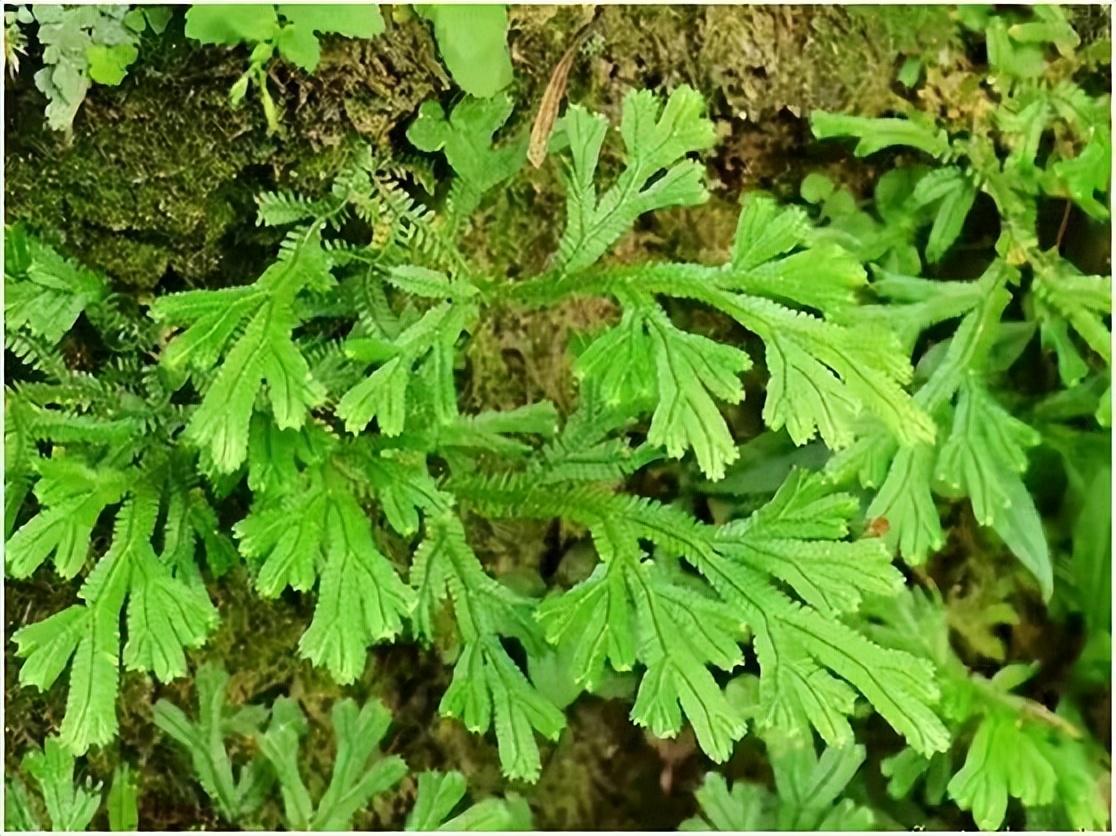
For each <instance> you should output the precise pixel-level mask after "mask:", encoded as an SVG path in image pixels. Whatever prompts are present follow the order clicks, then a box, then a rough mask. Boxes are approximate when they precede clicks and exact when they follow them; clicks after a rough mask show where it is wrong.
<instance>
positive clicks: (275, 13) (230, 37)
mask: <svg viewBox="0 0 1116 836" xmlns="http://www.w3.org/2000/svg"><path fill="white" fill-rule="evenodd" d="M383 31H384V19H383V16H382V15H381V14H380V7H379V6H377V5H375V4H373V3H361V4H329V3H308V4H298V3H281V4H279V5H277V6H273V5H271V4H254V5H253V4H246V5H235V6H233V5H221V4H213V5H208V4H207V5H201V6H191V7H190V9H189V11H187V12H186V37H188V38H193V39H194V40H196V41H198V42H200V43H203V44H218V45H222V46H237V45H239V44H247V45H249V46H251V47H252V53H251V57H250V59H249V65H248V69H247V70H246V71H245V72H244V74H243V75H242V76H241V77H240V78H239V79H238V80H237V81H236V83H235V84H233V86H232V90H231V91H230V92H229V100H230V102H231V103H232V104H233V105H234V106H236V105H239V104H240V103H241V102H242V101H243V100H244V97H245V95H246V94H247V93H248V89H249V87H251V85H252V84H255V85H256V87H257V89H258V90H259V96H260V101H261V102H262V104H263V109H264V115H265V117H266V118H267V127H268V132H269V133H275V132H277V131H278V130H279V113H278V110H277V108H276V105H275V101H274V100H273V99H272V98H271V93H270V92H269V91H268V89H267V65H268V63H269V62H270V61H271V59H272V57H273V56H274V55H275V54H276V53H278V54H279V55H280V56H281V57H282V58H283V59H284V60H287V61H290V62H291V63H292V64H294V65H295V66H296V67H298V68H299V69H302V70H304V71H306V72H308V73H312V72H314V70H316V69H317V67H318V61H319V60H320V59H321V46H320V45H319V43H318V35H342V36H343V37H346V38H374V37H375V36H377V35H379V34H381V33H382V32H383Z"/></svg>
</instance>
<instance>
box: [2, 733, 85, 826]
mask: <svg viewBox="0 0 1116 836" xmlns="http://www.w3.org/2000/svg"><path fill="white" fill-rule="evenodd" d="M21 767H22V769H23V772H24V774H25V775H27V776H28V777H29V778H31V779H32V780H33V781H34V782H35V783H36V784H37V785H38V787H39V792H40V794H41V795H42V799H43V807H44V808H45V809H46V815H47V821H48V822H49V823H50V829H51V830H53V831H63V832H64V831H74V830H85V829H86V828H87V827H89V823H90V822H91V821H92V820H93V816H94V815H96V813H97V808H98V807H100V805H101V792H100V790H101V788H100V785H97V786H93V785H92V784H91V782H90V781H89V780H88V779H86V782H85V785H84V786H82V785H81V784H76V783H74V756H73V753H71V752H70V751H69V750H68V749H67V748H66V747H65V746H63V745H62V743H61V742H59V740H58V739H57V738H54V737H51V738H47V740H46V741H45V742H44V743H43V749H42V751H38V750H32V751H30V752H28V753H27V754H25V755H24V756H23V760H22V762H21ZM10 788H11V787H10V785H9V790H10ZM17 792H18V790H17ZM5 819H7V815H6V814H5ZM30 823H31V822H25V824H30ZM36 824H37V823H36ZM20 829H21V830H22V829H26V830H32V829H36V828H32V827H21V828H20Z"/></svg>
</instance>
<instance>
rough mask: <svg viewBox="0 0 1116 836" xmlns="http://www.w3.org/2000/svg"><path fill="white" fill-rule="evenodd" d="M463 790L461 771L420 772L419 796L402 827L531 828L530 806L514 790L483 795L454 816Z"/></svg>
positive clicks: (497, 829)
mask: <svg viewBox="0 0 1116 836" xmlns="http://www.w3.org/2000/svg"><path fill="white" fill-rule="evenodd" d="M466 789H467V787H466V784H465V776H464V775H462V774H461V773H460V772H456V771H455V772H433V771H431V772H420V773H419V776H418V797H417V798H416V799H415V806H414V809H412V810H411V812H410V813H409V814H408V815H407V825H406V828H405V829H406V830H408V831H426V832H430V831H447V832H459V831H472V830H476V831H487V832H493V831H508V830H530V829H531V826H532V825H531V808H530V807H528V806H527V802H526V801H525V800H524V799H523V798H521V797H520V796H518V795H516V794H515V793H509V794H508V797H507V798H506V799H504V798H486V799H484V800H483V801H479V802H477V803H475V804H471V805H468V806H467V807H465V808H464V809H462V810H461V811H460V812H459V813H457V814H456V815H454V810H455V809H458V808H459V806H460V804H461V800H462V799H463V798H464V797H465V792H466Z"/></svg>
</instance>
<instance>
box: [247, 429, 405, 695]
mask: <svg viewBox="0 0 1116 836" xmlns="http://www.w3.org/2000/svg"><path fill="white" fill-rule="evenodd" d="M263 423H264V422H258V423H257V426H258V427H260V428H259V433H260V443H259V445H258V446H257V447H256V448H254V449H255V451H258V453H259V458H254V459H253V462H252V464H253V465H254V464H256V463H257V462H259V463H261V464H262V463H263V460H265V457H266V456H268V455H271V456H273V457H274V456H275V453H276V452H278V451H280V450H283V449H284V448H285V447H286V448H288V449H292V448H293V449H292V452H293V453H294V455H295V456H297V455H298V451H297V447H298V446H299V445H300V444H306V447H307V448H310V449H312V446H311V445H317V447H318V450H316V451H314V452H312V453H310V455H311V456H313V458H311V459H310V460H309V461H307V465H308V466H307V467H306V468H305V469H304V470H302V471H301V472H298V471H294V470H293V466H294V462H293V461H291V462H290V465H291V467H292V472H291V473H290V474H289V475H288V477H287V478H285V479H282V480H281V481H278V484H276V485H275V488H274V490H270V491H268V490H266V489H265V488H264V485H263V484H262V479H261V480H254V481H256V486H257V490H259V491H260V494H261V498H260V499H259V500H258V501H257V503H256V504H255V505H254V506H253V509H252V513H251V514H249V516H248V517H246V518H245V519H243V520H242V521H241V522H239V523H238V524H237V526H236V534H237V537H238V538H239V540H240V548H241V552H242V553H243V554H244V555H245V556H246V557H248V558H250V559H257V560H259V561H261V562H260V565H259V572H258V574H257V576H256V588H257V589H258V590H259V591H260V593H261V594H262V595H264V596H265V597H268V598H272V597H275V596H276V595H278V594H279V593H281V592H282V591H283V590H284V589H285V588H287V587H288V586H289V587H291V588H293V589H297V590H300V591H308V590H310V589H311V588H312V587H313V586H314V581H315V577H316V576H318V575H320V577H321V581H320V584H319V587H318V603H317V607H316V609H315V613H314V620H313V621H312V622H311V624H310V627H309V629H308V630H307V631H306V633H305V634H304V635H303V637H302V640H301V642H300V643H299V649H300V652H301V653H302V655H304V656H306V657H307V658H309V659H311V660H313V661H314V662H315V663H316V664H319V665H324V666H325V667H327V668H328V669H329V671H330V672H331V673H332V674H333V676H334V678H335V679H337V680H338V681H339V682H343V683H347V682H352V681H353V680H354V679H356V678H357V677H358V676H359V675H360V673H361V672H362V671H363V670H364V666H365V662H366V650H367V647H368V645H369V644H372V643H374V642H379V641H385V640H390V639H391V638H392V637H394V636H395V635H397V634H398V633H399V632H400V631H401V630H402V627H403V622H402V619H403V618H404V617H405V616H406V615H407V614H409V613H410V611H411V609H412V607H413V605H414V601H413V598H414V596H413V593H412V591H411V590H410V588H408V587H407V586H406V585H405V584H404V583H403V581H402V580H400V578H399V576H398V574H397V573H396V570H395V569H394V568H393V567H392V565H391V562H390V561H389V560H388V558H386V557H385V556H384V555H383V554H381V553H380V552H379V551H378V549H377V548H376V546H375V543H374V540H373V539H372V536H371V531H370V526H369V523H368V519H367V517H366V516H365V514H364V511H363V509H362V508H361V505H360V501H359V496H358V495H356V494H354V491H355V490H357V488H356V487H355V486H354V485H353V484H352V483H351V482H350V481H349V480H348V479H347V477H346V475H345V470H344V468H345V467H346V466H347V463H346V459H345V457H344V448H343V447H342V446H341V445H340V444H339V443H338V442H337V440H336V439H334V438H331V437H329V436H327V435H325V434H324V433H321V431H320V430H319V431H318V433H306V434H304V435H302V436H301V437H300V436H299V435H297V434H295V433H293V432H292V431H286V432H283V431H280V430H277V429H275V428H273V427H272V428H268V427H266V426H262V427H261V426H260V425H262V424H263ZM313 429H317V428H316V427H315V428H313ZM308 440H309V442H310V443H307V441H308ZM280 461H281V460H276V458H273V459H272V463H273V464H279V462H280ZM348 461H349V462H351V464H348V466H360V462H361V460H360V459H349V460H348ZM284 475H287V474H284ZM250 478H251V477H250Z"/></svg>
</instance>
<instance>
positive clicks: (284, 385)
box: [151, 225, 333, 473]
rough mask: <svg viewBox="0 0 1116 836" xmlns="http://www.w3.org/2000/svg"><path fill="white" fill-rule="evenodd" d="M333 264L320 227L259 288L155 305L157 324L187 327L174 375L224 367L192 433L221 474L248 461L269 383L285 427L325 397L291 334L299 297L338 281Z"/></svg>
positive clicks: (177, 344) (188, 295) (172, 355)
mask: <svg viewBox="0 0 1116 836" xmlns="http://www.w3.org/2000/svg"><path fill="white" fill-rule="evenodd" d="M331 266H332V263H331V261H330V258H329V256H328V254H326V253H325V252H324V251H323V250H322V248H321V238H320V234H319V231H318V228H317V226H316V225H315V226H311V227H309V228H308V229H305V230H299V231H297V232H295V233H293V234H292V235H290V236H289V237H288V238H287V241H286V242H285V245H284V248H283V251H282V253H281V255H280V258H279V260H278V261H277V262H276V263H275V264H273V265H272V266H271V267H269V268H268V269H267V270H266V271H264V273H263V275H262V276H260V278H259V279H258V280H257V281H256V282H255V284H252V285H248V286H245V287H237V288H230V289H228V290H223V291H211V290H197V291H186V292H184V293H175V294H171V295H170V296H163V297H161V298H160V299H158V300H156V302H155V304H154V305H153V306H152V309H151V315H152V317H154V319H155V320H156V321H158V322H161V323H165V324H169V325H176V326H186V329H185V330H184V331H183V332H182V333H181V334H179V335H177V336H176V337H175V338H174V339H173V340H172V341H171V342H170V343H169V345H168V346H167V348H166V351H165V352H164V353H163V356H162V365H163V366H164V368H165V369H166V370H167V371H168V372H169V373H171V374H172V375H175V376H177V377H178V379H179V380H180V381H182V382H185V375H186V374H187V373H190V374H205V373H207V372H210V371H212V370H213V369H214V368H215V367H217V366H218V365H219V366H220V371H218V373H217V374H216V375H215V376H213V377H212V378H211V379H210V380H209V381H208V386H207V387H206V389H205V395H204V397H203V399H202V403H201V406H200V407H199V408H198V409H197V410H195V411H194V413H193V415H192V417H191V419H190V423H189V424H188V425H187V427H186V435H185V437H186V439H187V440H189V441H191V442H192V443H194V444H196V445H198V446H199V447H202V448H203V450H204V451H205V453H206V454H207V456H208V457H209V458H210V459H211V460H212V462H213V466H214V468H215V469H216V470H217V471H218V472H221V473H232V472H234V471H235V470H236V469H237V468H239V467H240V466H241V465H242V464H243V463H244V461H245V459H246V458H247V456H248V425H249V422H250V420H251V417H252V410H253V407H254V405H255V402H256V396H257V394H258V393H259V391H260V389H261V388H262V387H263V386H264V385H265V384H266V387H267V394H268V401H269V403H270V405H271V413H272V415H273V416H274V419H275V423H276V425H277V426H278V427H279V428H280V429H298V428H299V427H301V426H302V425H303V423H304V422H305V421H306V416H307V413H308V411H309V410H310V409H312V408H313V407H315V406H317V405H318V404H319V403H321V401H322V400H323V399H324V392H323V391H322V389H321V387H320V385H318V384H317V383H316V382H315V381H314V379H313V378H312V377H311V375H310V369H309V367H308V365H307V363H306V359H305V358H304V357H303V356H302V354H301V353H300V352H299V350H298V348H297V347H296V346H295V344H294V342H293V341H292V340H291V331H293V330H294V328H295V327H297V325H298V324H299V320H298V317H297V314H296V312H295V297H296V296H297V295H298V294H299V292H300V291H302V290H303V289H304V288H309V289H313V290H319V291H320V290H322V289H325V288H327V287H328V286H329V285H330V284H331V283H332V281H333V278H332V276H331V275H330V268H331Z"/></svg>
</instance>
